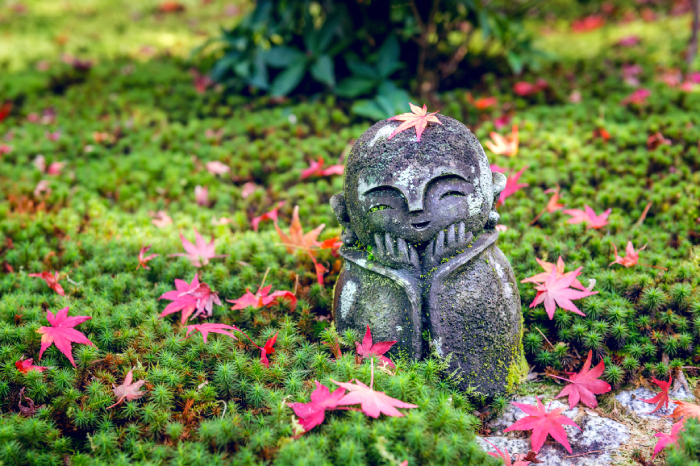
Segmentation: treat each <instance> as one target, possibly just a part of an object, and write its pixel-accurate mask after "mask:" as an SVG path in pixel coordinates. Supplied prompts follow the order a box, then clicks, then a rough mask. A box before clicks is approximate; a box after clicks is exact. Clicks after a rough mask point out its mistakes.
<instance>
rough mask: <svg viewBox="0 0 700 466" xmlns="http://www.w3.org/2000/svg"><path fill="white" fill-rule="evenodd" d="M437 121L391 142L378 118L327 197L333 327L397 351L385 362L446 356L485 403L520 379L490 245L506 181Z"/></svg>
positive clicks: (504, 280)
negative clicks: (334, 268)
mask: <svg viewBox="0 0 700 466" xmlns="http://www.w3.org/2000/svg"><path fill="white" fill-rule="evenodd" d="M438 119H439V120H440V124H438V123H430V124H429V125H428V127H427V128H426V129H425V132H424V133H423V135H422V137H421V140H420V142H419V141H417V140H416V133H415V130H414V129H412V128H411V129H409V130H407V131H403V132H401V133H398V134H396V135H395V136H393V137H392V138H391V139H389V136H390V135H391V134H392V132H393V131H394V130H395V129H396V128H397V127H398V125H399V123H398V122H396V121H388V120H384V121H381V122H379V123H377V124H375V125H374V126H372V127H371V128H370V129H369V130H367V131H366V132H365V133H364V134H363V135H362V136H361V137H360V138H359V139H358V140H357V141H356V142H355V144H354V145H353V148H352V151H351V152H350V155H349V156H348V160H347V164H346V167H345V180H344V188H343V192H342V193H340V194H336V195H335V196H333V198H332V199H331V206H332V207H333V211H334V212H335V214H336V216H337V218H338V222H339V223H340V225H341V226H342V227H343V235H342V239H343V246H342V248H341V249H340V255H341V256H342V257H343V259H344V261H345V264H344V267H343V270H342V271H341V273H340V276H339V277H338V282H337V284H336V287H335V296H334V303H333V317H334V319H335V322H336V326H337V328H338V330H340V331H343V330H346V329H355V330H357V331H358V332H360V334H364V333H365V331H366V328H367V325H369V326H370V328H371V330H372V336H373V337H374V340H375V341H382V340H395V341H397V344H396V345H395V346H394V347H393V348H392V350H391V353H392V354H398V353H401V352H404V353H408V354H410V355H412V356H413V357H414V358H416V359H419V358H422V357H424V356H426V355H427V354H429V353H430V351H431V349H434V350H435V351H436V352H437V353H438V354H439V355H440V356H447V355H448V354H452V355H453V357H452V358H451V360H450V364H451V366H450V369H449V370H450V372H453V371H456V372H458V373H459V374H461V376H462V379H463V382H462V384H461V388H462V389H464V390H466V389H468V388H470V387H471V388H474V389H476V391H477V392H478V393H482V394H485V395H495V394H499V393H503V392H504V391H506V390H507V389H508V388H510V387H511V386H512V385H513V384H514V383H517V382H519V381H520V380H521V379H522V378H523V377H524V376H525V375H526V374H527V363H526V362H525V359H524V356H523V352H522V344H521V320H522V312H521V309H520V295H519V292H518V286H517V282H516V280H515V276H514V274H513V270H512V268H511V266H510V263H509V262H508V259H507V258H506V257H505V256H504V255H503V253H502V252H501V251H500V249H498V247H497V246H496V240H497V239H498V231H497V230H495V227H496V224H497V223H498V219H499V216H498V213H497V212H496V211H495V205H496V201H497V200H498V196H499V194H500V192H501V191H502V190H503V189H504V188H505V182H506V179H505V176H504V175H503V174H501V173H496V172H492V171H491V169H490V166H489V162H488V159H487V158H486V154H485V152H484V149H483V148H482V147H481V144H480V143H479V140H478V139H477V138H476V136H474V134H472V133H471V131H469V129H467V128H466V127H465V126H464V125H463V124H462V123H460V122H459V121H457V120H454V119H452V118H449V117H446V116H442V115H439V116H438ZM426 335H430V342H429V343H428V342H426V339H425V336H426Z"/></svg>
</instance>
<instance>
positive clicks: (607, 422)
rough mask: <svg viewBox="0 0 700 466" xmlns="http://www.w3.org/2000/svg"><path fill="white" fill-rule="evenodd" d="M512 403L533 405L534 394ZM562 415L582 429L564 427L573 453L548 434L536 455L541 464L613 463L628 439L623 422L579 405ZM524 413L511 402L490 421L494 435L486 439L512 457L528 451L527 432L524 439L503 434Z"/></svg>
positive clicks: (556, 405) (584, 465)
mask: <svg viewBox="0 0 700 466" xmlns="http://www.w3.org/2000/svg"><path fill="white" fill-rule="evenodd" d="M515 402H517V403H524V404H531V405H534V404H536V401H535V398H534V397H524V398H520V399H517V400H515ZM545 406H547V407H548V409H556V408H562V407H567V406H568V405H564V404H563V403H560V402H559V401H552V403H551V405H550V404H549V403H545ZM562 414H563V415H565V416H567V417H569V418H570V419H572V420H573V421H574V422H576V424H578V426H579V427H580V428H581V430H578V429H576V428H575V427H573V426H564V430H566V433H567V436H568V438H569V443H570V444H571V449H572V453H569V452H568V451H566V449H565V448H564V447H563V446H561V445H560V444H559V443H557V442H555V441H554V440H553V439H552V438H551V437H550V438H549V440H547V442H546V443H545V444H544V446H543V447H542V449H541V450H540V452H539V454H538V455H537V459H539V460H540V461H543V463H542V466H593V465H596V466H604V465H612V464H614V463H613V455H614V453H615V451H616V450H617V449H619V448H620V446H621V445H623V444H624V443H625V442H626V441H627V440H629V438H630V435H629V429H628V428H627V427H626V426H625V425H623V424H620V423H619V422H616V421H613V420H612V419H608V418H604V417H601V416H599V415H597V413H595V412H594V411H592V410H588V409H585V408H583V407H581V405H579V406H577V407H575V408H574V409H570V410H566V411H564V412H563V413H562ZM525 416H527V415H526V414H525V413H523V412H522V411H521V410H520V409H519V408H517V407H515V406H512V405H510V406H509V407H508V409H507V410H506V411H505V412H504V413H503V414H502V415H501V416H499V417H498V418H497V419H496V420H494V421H493V422H491V423H490V424H489V427H490V428H491V429H492V430H493V435H492V436H491V437H487V438H486V440H488V441H489V442H491V443H493V444H494V445H496V446H497V447H498V448H500V449H501V450H503V448H502V447H503V446H506V447H507V448H508V452H509V453H510V454H511V455H513V456H514V455H516V454H518V453H527V452H528V451H529V450H530V440H529V433H527V434H524V435H527V438H524V437H523V434H522V433H516V432H509V433H508V434H505V435H504V434H503V433H502V432H503V430H504V429H505V428H507V427H508V426H510V425H512V424H513V423H514V422H515V421H517V420H520V419H522V418H524V417H525ZM479 443H480V445H481V446H482V448H484V450H486V451H495V450H494V449H493V448H492V447H491V446H490V445H488V444H487V443H486V442H484V441H483V440H482V439H479ZM589 452H591V453H589ZM592 452H595V453H592ZM576 455H580V456H576Z"/></svg>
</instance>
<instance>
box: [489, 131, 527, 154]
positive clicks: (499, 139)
mask: <svg viewBox="0 0 700 466" xmlns="http://www.w3.org/2000/svg"><path fill="white" fill-rule="evenodd" d="M489 136H491V139H492V140H493V142H492V141H486V142H485V145H486V147H488V148H489V150H490V151H491V152H493V153H494V154H497V155H506V156H508V157H514V156H515V155H517V154H518V147H519V145H520V138H519V136H518V125H513V129H512V130H511V133H510V136H509V137H504V136H501V135H500V134H498V133H496V132H494V131H491V133H489Z"/></svg>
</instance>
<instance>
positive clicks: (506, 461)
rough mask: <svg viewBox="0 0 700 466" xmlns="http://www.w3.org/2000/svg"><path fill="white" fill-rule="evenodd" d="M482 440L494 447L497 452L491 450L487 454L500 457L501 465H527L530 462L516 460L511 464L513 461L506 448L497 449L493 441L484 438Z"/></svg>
mask: <svg viewBox="0 0 700 466" xmlns="http://www.w3.org/2000/svg"><path fill="white" fill-rule="evenodd" d="M484 441H485V442H486V443H488V444H489V445H491V446H492V447H493V448H495V449H496V451H497V452H498V453H494V452H492V451H491V452H489V453H488V454H489V456H493V457H494V458H500V459H502V460H503V466H528V465H529V464H530V462H529V461H516V462H515V464H513V463H512V460H511V458H510V453H508V448H506V447H504V448H503V449H504V450H505V451H501V450H499V449H498V447H497V446H496V445H494V444H493V443H491V442H489V441H488V440H486V439H484Z"/></svg>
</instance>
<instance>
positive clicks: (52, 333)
mask: <svg viewBox="0 0 700 466" xmlns="http://www.w3.org/2000/svg"><path fill="white" fill-rule="evenodd" d="M46 319H47V320H48V321H49V324H51V327H40V328H39V330H37V333H41V334H42V335H41V349H40V350H39V360H40V361H41V356H42V355H43V354H44V351H46V349H47V348H48V347H49V346H51V345H52V344H55V345H56V348H58V350H59V351H60V352H61V353H63V354H64V355H65V356H66V357H67V358H68V360H69V361H70V363H71V364H73V367H76V365H75V361H74V360H73V354H72V348H71V343H82V344H84V345H90V346H95V344H94V343H93V342H91V341H90V340H89V339H88V337H86V336H85V335H84V334H83V333H82V332H79V331H77V330H75V329H74V328H73V327H75V326H76V325H78V324H82V323H83V322H85V321H86V320H90V319H92V317H89V316H75V317H68V307H64V308H63V309H61V310H60V311H58V312H56V315H55V316H54V315H53V313H52V312H51V311H46Z"/></svg>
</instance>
